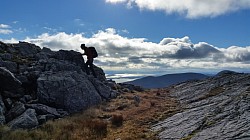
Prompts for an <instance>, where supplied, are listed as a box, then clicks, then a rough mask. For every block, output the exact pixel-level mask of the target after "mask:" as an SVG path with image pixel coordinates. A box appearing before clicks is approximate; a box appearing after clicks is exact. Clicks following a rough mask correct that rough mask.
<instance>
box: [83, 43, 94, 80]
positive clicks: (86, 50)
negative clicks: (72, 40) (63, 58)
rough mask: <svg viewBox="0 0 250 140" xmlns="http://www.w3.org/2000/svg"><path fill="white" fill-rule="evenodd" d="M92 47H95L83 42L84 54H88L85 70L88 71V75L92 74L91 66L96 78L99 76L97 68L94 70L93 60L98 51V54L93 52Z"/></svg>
mask: <svg viewBox="0 0 250 140" xmlns="http://www.w3.org/2000/svg"><path fill="white" fill-rule="evenodd" d="M92 48H94V47H86V46H85V44H81V49H83V50H84V54H82V55H86V56H87V62H86V63H85V70H86V73H87V74H88V75H89V74H90V73H89V68H90V70H91V71H92V73H93V76H94V77H95V78H97V76H96V73H95V70H94V68H93V61H94V58H95V57H97V53H96V52H95V53H96V54H95V53H93V50H92ZM88 66H89V68H88Z"/></svg>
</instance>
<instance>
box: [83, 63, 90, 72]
mask: <svg viewBox="0 0 250 140" xmlns="http://www.w3.org/2000/svg"><path fill="white" fill-rule="evenodd" d="M88 66H89V60H87V62H86V63H85V65H84V68H85V71H86V73H87V74H88V75H89V74H90V73H89V67H88Z"/></svg>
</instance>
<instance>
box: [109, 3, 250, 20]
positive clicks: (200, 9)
mask: <svg viewBox="0 0 250 140" xmlns="http://www.w3.org/2000/svg"><path fill="white" fill-rule="evenodd" d="M106 2H107V3H113V4H117V3H126V4H127V5H129V7H131V5H133V6H137V7H139V8H140V9H141V10H151V11H156V10H158V11H165V12H166V13H167V14H173V13H178V14H180V15H184V16H185V17H187V18H200V17H215V16H219V15H223V14H226V13H230V12H235V11H238V10H242V9H250V1H249V0H183V1H178V0H106Z"/></svg>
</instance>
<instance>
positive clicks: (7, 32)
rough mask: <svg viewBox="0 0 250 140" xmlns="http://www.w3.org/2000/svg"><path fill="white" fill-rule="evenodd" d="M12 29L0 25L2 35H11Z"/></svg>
mask: <svg viewBox="0 0 250 140" xmlns="http://www.w3.org/2000/svg"><path fill="white" fill-rule="evenodd" d="M8 28H11V27H10V26H9V25H6V24H0V34H11V33H13V31H12V30H10V29H8Z"/></svg>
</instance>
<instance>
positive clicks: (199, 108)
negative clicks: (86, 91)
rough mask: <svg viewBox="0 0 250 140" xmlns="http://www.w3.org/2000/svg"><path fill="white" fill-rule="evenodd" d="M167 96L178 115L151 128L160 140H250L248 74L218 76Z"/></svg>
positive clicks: (175, 89)
mask: <svg viewBox="0 0 250 140" xmlns="http://www.w3.org/2000/svg"><path fill="white" fill-rule="evenodd" d="M171 93H172V96H174V97H176V98H177V99H178V100H179V102H180V105H181V107H182V112H180V113H177V114H175V115H173V116H171V117H169V118H167V119H165V120H164V121H161V122H159V123H157V124H155V125H153V127H152V129H153V130H154V131H158V132H159V135H158V136H159V138H160V139H161V140H168V139H169V140H170V139H176V140H177V139H191V140H206V139H211V140H212V139H213V140H225V139H241V140H249V139H250V74H241V73H234V72H231V73H230V72H227V73H223V72H222V73H219V74H217V75H216V76H214V77H211V78H208V79H205V80H202V81H191V82H186V83H181V84H178V85H175V86H173V88H172V90H171Z"/></svg>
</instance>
